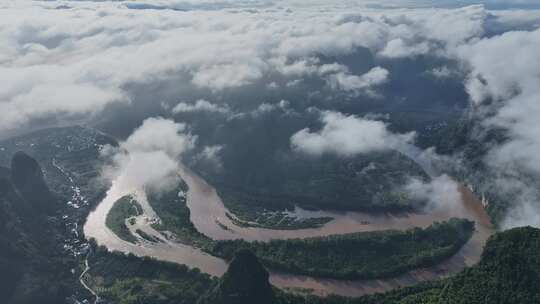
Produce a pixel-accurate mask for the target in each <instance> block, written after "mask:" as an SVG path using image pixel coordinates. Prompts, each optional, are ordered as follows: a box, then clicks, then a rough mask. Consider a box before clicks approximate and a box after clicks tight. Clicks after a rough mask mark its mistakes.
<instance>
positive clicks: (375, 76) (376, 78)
mask: <svg viewBox="0 0 540 304" xmlns="http://www.w3.org/2000/svg"><path fill="white" fill-rule="evenodd" d="M389 74H390V73H389V72H388V70H386V69H383V68H381V67H374V68H372V69H371V70H369V71H368V72H367V73H365V74H362V75H360V76H357V75H352V74H349V73H345V72H339V73H336V74H331V75H330V76H329V79H328V82H329V84H330V86H331V87H332V88H334V89H341V90H344V91H354V92H359V91H361V90H367V89H370V88H371V87H374V86H377V85H381V84H383V83H385V82H387V81H388V75H389Z"/></svg>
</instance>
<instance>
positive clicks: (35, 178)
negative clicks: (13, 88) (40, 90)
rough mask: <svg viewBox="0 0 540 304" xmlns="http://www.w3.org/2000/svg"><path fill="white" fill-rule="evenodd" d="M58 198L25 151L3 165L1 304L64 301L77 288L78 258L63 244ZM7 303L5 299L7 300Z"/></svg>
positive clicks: (0, 180)
mask: <svg viewBox="0 0 540 304" xmlns="http://www.w3.org/2000/svg"><path fill="white" fill-rule="evenodd" d="M59 209H60V200H59V198H58V197H56V196H55V195H54V194H53V193H51V191H49V188H48V187H47V185H46V183H45V180H44V176H43V174H42V170H41V167H40V166H39V164H38V163H37V161H36V160H34V159H33V158H31V157H30V156H28V155H27V154H25V153H23V152H17V153H15V154H14V156H13V158H12V161H11V168H4V167H0V248H1V250H0V294H1V295H2V301H3V303H35V302H32V301H35V299H38V298H39V299H40V303H44V304H48V303H50V304H56V303H61V301H63V300H64V299H65V298H66V297H67V296H69V295H71V294H74V293H75V292H76V290H77V286H76V285H78V284H77V282H76V279H75V278H76V277H75V276H74V275H73V274H72V273H71V272H70V271H69V269H70V268H71V267H76V263H77V261H76V259H75V258H74V257H73V256H71V255H69V254H67V252H66V251H65V250H64V248H63V244H62V241H61V240H62V239H63V234H62V233H63V225H62V223H61V222H59V221H58V220H57V218H58V217H55V215H57V214H58V212H59ZM4 301H5V302H4Z"/></svg>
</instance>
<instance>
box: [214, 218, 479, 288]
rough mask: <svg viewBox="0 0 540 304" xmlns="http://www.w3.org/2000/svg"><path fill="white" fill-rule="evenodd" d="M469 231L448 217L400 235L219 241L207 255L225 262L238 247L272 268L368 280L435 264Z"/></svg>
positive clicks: (394, 232)
mask: <svg viewBox="0 0 540 304" xmlns="http://www.w3.org/2000/svg"><path fill="white" fill-rule="evenodd" d="M473 230H474V223H473V222H471V221H468V220H464V219H450V220H449V221H448V222H443V223H434V224H433V225H431V226H429V227H428V228H426V229H420V228H414V229H410V230H406V231H397V230H387V231H380V232H367V233H366V232H363V233H353V234H344V235H333V236H328V237H318V238H308V239H294V240H272V241H270V242H252V243H248V242H244V241H241V240H234V241H220V242H217V243H216V245H215V246H214V248H212V251H213V253H214V254H216V255H220V256H223V257H226V258H230V257H231V256H232V255H233V254H234V252H235V251H236V250H238V248H248V249H250V250H252V251H253V252H254V253H255V254H256V255H257V257H259V259H261V262H262V263H263V264H264V265H266V266H267V267H270V268H272V269H277V270H283V271H286V272H290V273H297V274H306V275H311V276H319V277H328V278H337V279H371V278H380V277H388V276H393V275H397V274H400V273H404V272H406V271H408V270H410V269H413V268H419V267H425V266H431V265H435V264H437V263H439V262H441V261H443V260H444V259H446V258H449V257H450V256H452V255H453V254H455V253H456V252H457V251H458V250H459V249H460V248H461V246H463V244H465V243H466V242H467V241H468V240H469V238H470V237H471V235H472V232H473Z"/></svg>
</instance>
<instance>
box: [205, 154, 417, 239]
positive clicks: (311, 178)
mask: <svg viewBox="0 0 540 304" xmlns="http://www.w3.org/2000/svg"><path fill="white" fill-rule="evenodd" d="M283 153H284V154H283V155H281V154H280V155H279V157H278V156H276V157H275V158H271V159H267V160H266V162H264V163H260V162H261V160H254V161H256V162H257V163H258V165H256V166H253V167H249V168H248V167H246V166H247V164H248V163H249V160H245V161H243V162H241V163H239V164H235V166H234V167H231V168H226V167H227V164H224V166H225V168H224V170H222V171H220V172H217V173H214V174H212V175H210V174H207V175H206V176H205V178H206V179H207V180H209V181H210V182H211V183H212V185H214V187H216V190H217V191H218V193H219V195H220V197H222V199H223V202H224V204H225V206H226V207H227V208H228V209H229V210H231V211H232V212H234V214H235V215H237V216H238V217H239V218H240V220H242V221H255V222H257V224H259V225H263V226H264V225H272V224H275V223H276V221H273V220H270V219H268V218H267V217H266V216H264V214H265V212H269V211H270V212H275V211H285V210H292V209H294V206H295V205H297V206H300V207H302V208H304V209H308V210H320V209H323V210H324V209H335V210H356V211H366V212H393V211H396V212H398V211H409V210H411V209H414V208H415V207H417V206H416V202H413V201H411V200H409V199H407V198H406V197H403V196H402V195H400V193H395V189H396V186H398V185H403V184H404V183H405V182H406V181H407V180H408V178H410V176H418V177H420V178H427V177H426V175H425V173H424V172H423V171H422V169H421V168H420V167H419V166H418V165H416V164H415V163H414V162H413V161H412V160H410V159H408V158H407V157H405V156H403V155H401V154H400V153H398V152H381V153H373V154H370V155H360V156H355V157H351V158H340V157H335V156H331V155H324V156H322V157H318V158H309V157H305V156H304V155H295V154H294V153H293V154H290V153H285V152H283ZM253 168H257V170H253ZM200 172H203V173H204V170H201V171H200ZM359 185H361V186H359ZM257 218H261V219H260V220H259V221H257ZM311 224H314V223H311ZM302 225H306V223H304V224H302ZM292 227H294V225H293V226H292ZM272 228H273V227H272ZM281 228H283V227H281Z"/></svg>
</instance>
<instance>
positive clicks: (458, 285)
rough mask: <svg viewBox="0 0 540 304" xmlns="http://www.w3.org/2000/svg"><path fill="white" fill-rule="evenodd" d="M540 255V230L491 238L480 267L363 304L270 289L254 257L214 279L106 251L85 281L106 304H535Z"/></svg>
mask: <svg viewBox="0 0 540 304" xmlns="http://www.w3.org/2000/svg"><path fill="white" fill-rule="evenodd" d="M539 251H540V230H539V229H535V228H530V227H525V228H516V229H512V230H509V231H505V232H501V233H498V234H496V235H494V236H492V237H491V238H490V239H489V241H488V242H487V244H486V247H485V250H484V253H483V256H482V260H481V261H480V263H479V264H477V265H475V266H473V267H470V268H467V269H465V270H464V271H462V272H461V273H459V274H457V275H456V276H454V277H450V278H448V279H443V280H439V281H432V282H426V283H421V284H418V285H415V286H411V287H406V288H400V289H396V290H393V291H390V292H387V293H383V294H375V295H370V296H364V297H359V298H345V297H340V296H329V297H326V298H320V297H316V296H312V295H307V296H303V295H295V294H289V293H285V292H283V291H281V290H277V289H273V290H270V289H269V286H268V277H267V273H266V272H265V271H264V269H261V268H260V264H258V262H257V261H256V259H255V260H254V259H253V255H247V256H246V257H243V258H235V259H234V260H235V262H233V263H231V265H230V267H229V270H228V271H227V274H226V275H225V276H223V277H222V278H221V279H220V280H216V279H211V278H209V277H208V276H207V275H204V274H200V273H199V272H198V271H197V270H187V268H186V267H185V266H180V265H175V264H170V263H164V262H158V261H155V260H152V259H149V258H143V259H141V258H137V257H135V256H132V255H128V256H125V255H123V254H120V253H108V252H107V251H106V250H105V249H104V248H100V249H97V250H96V254H94V255H93V256H92V258H91V259H90V265H91V267H92V268H91V270H90V272H89V275H88V277H87V278H86V279H87V282H88V283H90V284H91V286H92V287H93V288H95V290H98V292H99V294H100V296H101V297H102V298H105V299H106V300H109V301H111V302H113V303H122V304H131V303H156V304H161V303H199V304H206V303H219V304H236V303H275V304H440V303H442V304H450V303H459V304H461V303H463V304H493V303H501V304H502V303H515V304H530V303H540V293H539V292H538V290H540V260H539V259H538V252H539ZM243 255H244V254H243ZM257 265H259V266H257ZM265 273H266V275H265ZM233 295H237V296H233ZM239 298H242V299H243V298H246V299H250V302H239V301H238V299H239ZM269 301H270V302H269Z"/></svg>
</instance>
